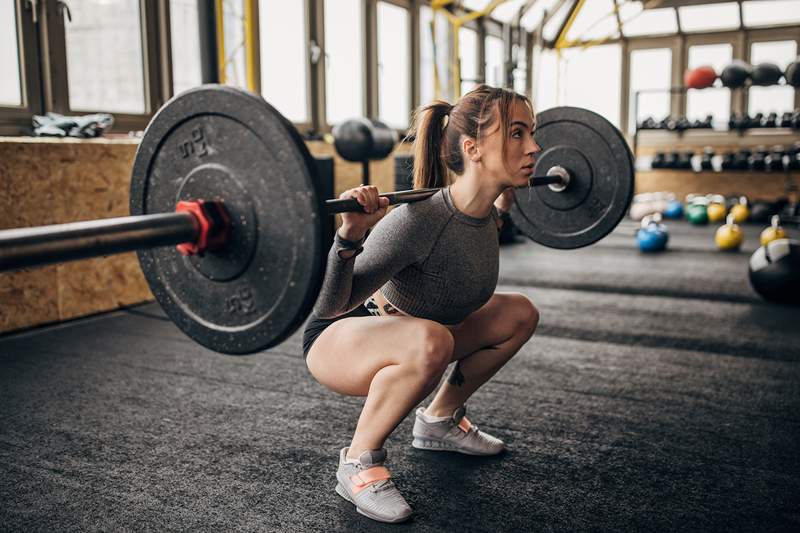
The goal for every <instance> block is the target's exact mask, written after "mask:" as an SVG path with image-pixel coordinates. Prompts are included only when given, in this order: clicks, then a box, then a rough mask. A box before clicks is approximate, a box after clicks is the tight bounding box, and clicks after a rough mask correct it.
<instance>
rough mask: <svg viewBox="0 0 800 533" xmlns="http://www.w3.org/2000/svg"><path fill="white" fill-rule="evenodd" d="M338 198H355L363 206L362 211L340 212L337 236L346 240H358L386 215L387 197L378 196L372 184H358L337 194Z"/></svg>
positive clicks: (376, 189)
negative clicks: (340, 222)
mask: <svg viewBox="0 0 800 533" xmlns="http://www.w3.org/2000/svg"><path fill="white" fill-rule="evenodd" d="M339 198H340V199H347V198H355V199H356V200H357V201H358V203H359V204H361V205H362V206H363V207H364V212H363V213H362V212H360V211H353V212H349V213H342V226H341V227H340V228H339V236H340V237H342V238H343V239H346V240H348V241H360V240H361V239H363V238H364V235H366V234H367V231H368V230H369V229H370V228H371V227H372V226H374V225H375V224H377V223H378V221H379V220H380V219H382V218H383V217H384V215H386V208H387V207H389V199H388V198H381V197H379V196H378V188H377V187H375V186H373V185H360V186H358V187H354V188H352V189H348V190H346V191H344V192H343V193H342V194H340V195H339Z"/></svg>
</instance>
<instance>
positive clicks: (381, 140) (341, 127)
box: [333, 118, 397, 162]
mask: <svg viewBox="0 0 800 533" xmlns="http://www.w3.org/2000/svg"><path fill="white" fill-rule="evenodd" d="M333 138H334V143H333V145H334V147H335V148H336V153H338V154H339V155H340V156H341V157H342V158H343V159H346V160H347V161H355V162H360V161H372V160H378V159H383V158H385V157H386V156H388V155H389V154H390V153H392V150H393V149H394V145H395V144H396V143H397V133H396V132H395V130H393V129H392V128H390V127H389V126H387V125H386V124H384V123H383V122H381V121H379V120H374V119H370V118H354V119H350V120H347V121H345V122H342V123H341V124H337V125H336V126H334V128H333Z"/></svg>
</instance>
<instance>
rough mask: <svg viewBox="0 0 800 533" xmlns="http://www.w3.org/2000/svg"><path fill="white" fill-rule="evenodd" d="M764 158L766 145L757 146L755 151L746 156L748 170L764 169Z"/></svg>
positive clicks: (765, 156) (765, 164)
mask: <svg viewBox="0 0 800 533" xmlns="http://www.w3.org/2000/svg"><path fill="white" fill-rule="evenodd" d="M766 158H767V149H766V147H764V146H759V147H758V148H757V149H756V151H755V153H754V154H752V155H750V157H748V158H747V167H748V168H749V169H750V170H754V171H760V170H766V168H767V163H766Z"/></svg>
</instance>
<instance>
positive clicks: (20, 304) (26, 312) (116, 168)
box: [0, 137, 409, 332]
mask: <svg viewBox="0 0 800 533" xmlns="http://www.w3.org/2000/svg"><path fill="white" fill-rule="evenodd" d="M137 145H138V141H137V140H135V139H127V138H125V139H92V140H73V139H58V140H55V139H39V138H26V137H8V138H2V137H0V213H2V214H3V216H2V217H0V229H9V228H19V227H29V226H41V225H45V224H60V223H65V222H75V221H80V220H89V219H99V218H109V217H117V216H126V215H128V214H129V211H128V201H129V188H130V173H131V168H132V165H133V158H134V155H135V152H136V147H137ZM308 147H309V150H310V151H311V153H312V154H313V155H315V156H325V155H332V156H334V176H335V189H336V195H337V196H338V195H339V194H340V193H341V192H342V191H344V190H346V189H348V188H350V187H354V186H356V185H358V184H360V183H361V173H362V169H361V164H359V163H350V162H348V161H345V160H343V159H341V158H339V157H338V156H336V155H335V152H334V148H333V146H332V145H330V144H328V143H325V142H322V141H312V142H309V143H308ZM408 150H409V147H408V146H405V145H401V146H398V147H397V148H396V149H395V151H408ZM370 175H371V181H372V183H373V184H374V185H377V186H378V188H379V189H380V190H381V191H391V190H393V189H394V156H393V155H390V156H389V157H388V158H387V159H385V160H382V161H374V162H371V163H370ZM152 298H153V297H152V294H151V293H150V290H149V289H148V287H147V283H146V281H145V279H144V276H143V275H142V272H141V270H140V269H139V262H138V260H137V258H136V254H135V253H133V252H130V253H125V254H119V255H115V256H109V257H104V258H96V259H86V260H81V261H74V262H70V263H62V264H59V265H52V266H45V267H39V268H34V269H28V270H24V271H19V272H3V273H0V332H8V331H13V330H19V329H24V328H28V327H32V326H36V325H40V324H46V323H53V322H60V321H63V320H68V319H71V318H76V317H81V316H87V315H91V314H94V313H99V312H103V311H109V310H113V309H117V308H120V307H124V306H129V305H133V304H137V303H141V302H145V301H149V300H152Z"/></svg>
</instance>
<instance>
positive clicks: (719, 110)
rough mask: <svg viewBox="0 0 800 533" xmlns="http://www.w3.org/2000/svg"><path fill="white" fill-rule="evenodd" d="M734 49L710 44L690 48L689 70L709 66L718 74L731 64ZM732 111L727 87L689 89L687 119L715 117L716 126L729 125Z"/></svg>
mask: <svg viewBox="0 0 800 533" xmlns="http://www.w3.org/2000/svg"><path fill="white" fill-rule="evenodd" d="M732 54H733V47H732V46H731V45H730V44H727V43H724V44H708V45H697V46H690V47H689V61H688V68H689V69H693V68H697V67H700V66H703V65H709V66H711V67H713V68H714V70H715V71H716V72H717V73H720V72H722V69H723V68H725V66H726V65H728V64H729V63H730V62H731V59H732ZM730 110H731V92H730V90H729V89H727V88H725V87H711V88H708V89H700V90H698V89H689V90H688V91H687V93H686V118H688V119H689V120H697V119H700V120H702V119H704V118H705V117H706V115H713V116H714V123H715V125H717V126H718V125H721V124H727V122H728V118H729V117H730Z"/></svg>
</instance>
